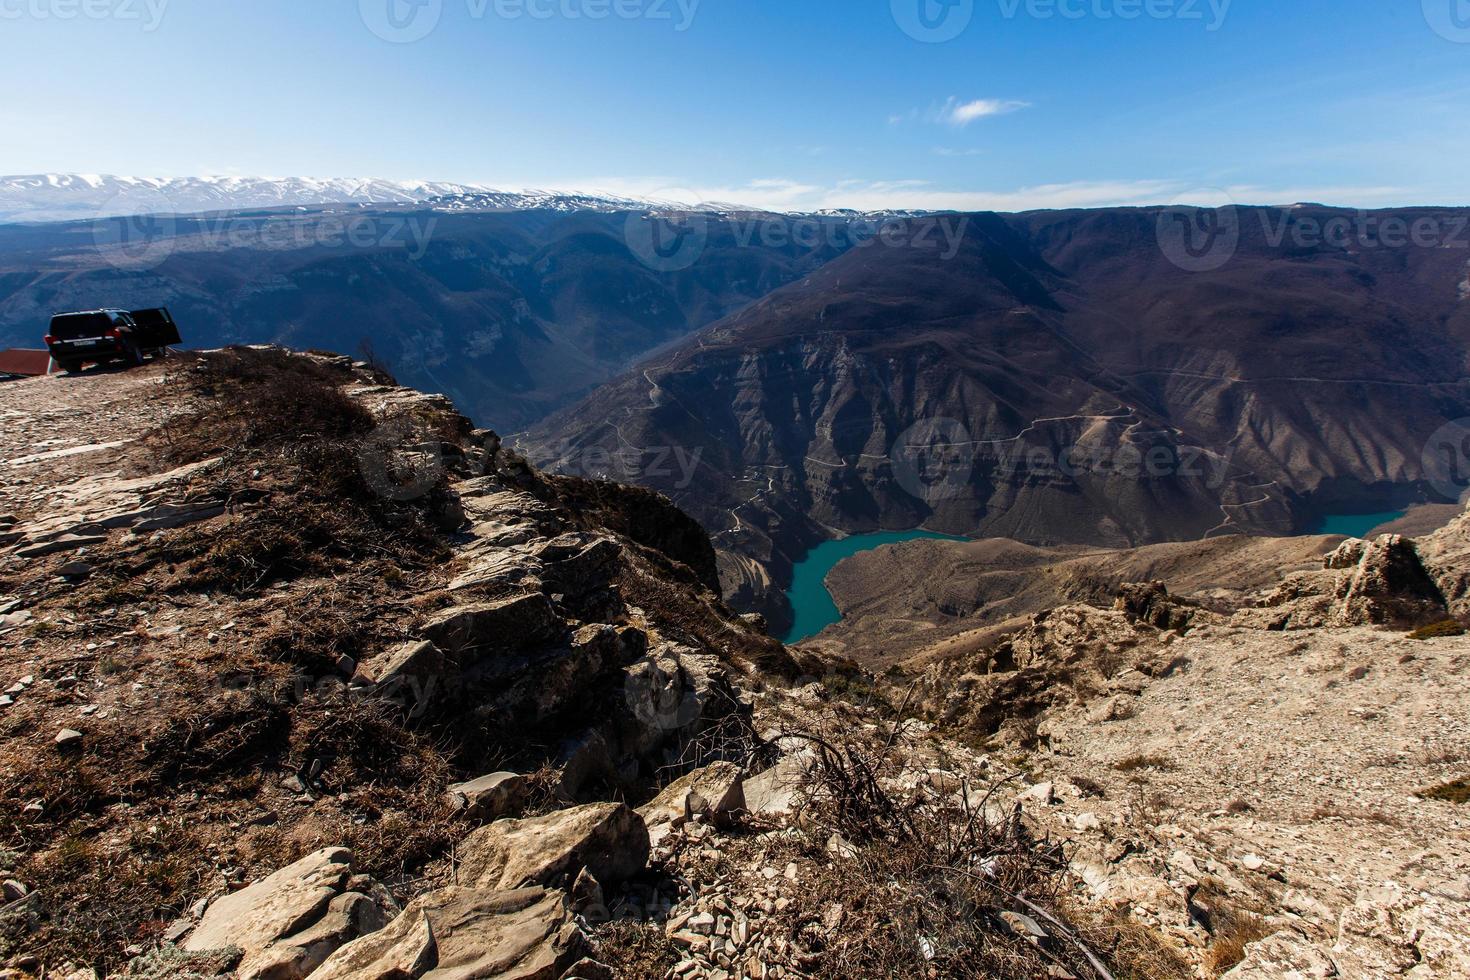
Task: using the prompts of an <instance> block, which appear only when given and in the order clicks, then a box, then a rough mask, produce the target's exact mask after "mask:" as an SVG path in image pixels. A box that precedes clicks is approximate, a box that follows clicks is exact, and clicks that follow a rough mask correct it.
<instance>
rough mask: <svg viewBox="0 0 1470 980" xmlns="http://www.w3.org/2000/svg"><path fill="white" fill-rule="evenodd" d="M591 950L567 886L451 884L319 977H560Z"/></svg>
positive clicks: (343, 954) (349, 949)
mask: <svg viewBox="0 0 1470 980" xmlns="http://www.w3.org/2000/svg"><path fill="white" fill-rule="evenodd" d="M588 949H589V944H588V942H587V940H586V937H585V936H584V934H583V933H582V932H581V930H580V929H579V928H578V926H577V924H576V922H575V921H574V920H573V918H572V913H571V910H570V908H568V906H567V897H566V895H565V894H564V893H563V892H559V891H548V890H546V889H544V888H520V889H514V890H508V891H493V890H485V889H479V888H464V887H452V888H443V889H439V890H437V891H432V892H429V893H428V894H425V895H422V896H420V897H419V898H417V899H415V900H414V901H413V902H412V903H411V904H410V905H409V906H408V908H406V909H405V910H404V911H403V914H402V915H400V916H398V918H396V919H394V920H393V921H392V922H391V923H389V924H388V926H387V927H386V928H384V929H382V930H380V931H379V932H376V933H374V934H372V935H370V936H366V937H364V938H362V939H359V940H357V941H356V942H353V943H349V944H348V945H346V946H344V947H342V948H341V949H339V950H338V951H337V952H336V954H335V955H333V956H332V957H331V958H330V959H328V960H327V961H326V962H325V963H324V964H323V965H322V966H321V968H320V969H318V970H317V971H316V972H315V973H313V974H312V980H418V978H419V977H424V976H432V977H433V978H435V980H492V978H493V980H560V978H561V977H562V975H563V974H564V972H565V971H566V970H567V969H568V968H569V967H570V966H571V965H572V964H573V963H576V962H577V961H579V960H580V959H582V957H583V956H584V955H585V954H586V952H587V950H588Z"/></svg>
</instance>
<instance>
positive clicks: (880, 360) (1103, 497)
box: [523, 206, 1470, 623]
mask: <svg viewBox="0 0 1470 980" xmlns="http://www.w3.org/2000/svg"><path fill="white" fill-rule="evenodd" d="M1204 218H1205V216H1204V215H1203V213H1199V212H1186V213H1182V214H1180V213H1178V212H1176V211H1173V210H1170V209H1160V208H1141V209H1112V210H1102V211H1065V212H1033V213H1027V214H1019V215H997V214H977V215H968V216H931V217H927V218H917V219H914V220H912V221H910V222H908V223H907V225H906V232H905V233H904V234H901V235H895V236H893V238H892V240H891V241H890V242H886V243H878V242H875V243H870V244H871V245H872V246H874V247H864V248H854V249H851V250H849V251H847V252H845V253H844V254H843V255H841V256H840V257H838V258H835V259H834V260H833V261H831V262H829V263H827V264H825V265H824V266H822V267H821V268H820V269H818V270H816V271H815V272H813V273H812V274H811V275H808V276H805V277H803V278H802V279H801V280H800V281H797V282H793V283H791V284H789V285H786V286H784V287H782V288H781V289H778V290H776V291H774V292H772V293H771V294H769V295H767V296H765V297H763V298H761V299H760V300H758V301H757V302H755V303H752V304H751V305H750V306H748V307H746V308H745V309H743V310H740V311H739V312H737V313H735V314H733V315H731V316H730V317H728V318H727V319H725V320H723V321H721V322H719V323H715V324H713V325H711V326H710V327H708V328H706V329H704V330H702V331H701V332H699V333H696V334H694V335H692V336H690V337H689V338H687V339H686V340H685V341H683V342H682V343H680V344H677V345H674V346H673V347H672V348H670V349H668V350H665V351H662V352H660V354H659V356H658V357H657V358H654V359H651V360H650V361H649V362H647V363H645V364H642V365H639V366H638V367H636V368H635V369H633V370H630V371H628V372H627V373H625V374H624V375H622V376H621V377H620V378H618V379H616V380H614V381H612V382H610V383H609V384H607V385H605V386H603V387H602V388H600V389H599V390H598V391H596V392H595V393H594V394H593V395H592V396H591V397H589V398H587V399H586V400H584V401H582V402H581V403H579V404H577V405H575V406H572V407H570V408H568V409H566V410H564V411H562V412H559V413H557V414H555V415H553V416H551V417H549V418H547V419H545V420H543V421H542V422H540V423H539V424H538V425H537V426H536V427H535V428H534V429H533V430H532V431H531V432H530V433H529V435H528V436H527V437H526V438H525V439H524V440H523V446H524V448H526V449H527V450H528V451H530V452H532V454H533V455H537V454H540V455H541V458H543V459H546V460H558V459H559V460H560V461H561V462H560V465H562V466H564V467H570V468H572V469H574V470H575V469H577V468H579V467H581V468H583V469H587V468H588V467H587V465H586V463H587V461H589V460H597V461H601V460H606V459H614V460H619V461H620V463H619V465H620V470H619V476H620V477H621V478H625V479H633V480H639V481H641V482H644V483H646V484H648V485H651V486H655V487H657V488H658V489H661V490H663V491H665V492H667V493H669V494H670V495H671V496H673V497H674V499H675V500H676V501H677V502H678V503H679V504H680V506H682V507H683V508H684V509H686V510H687V511H689V512H690V513H691V514H693V515H695V516H696V517H697V518H698V519H699V520H700V521H701V522H703V523H704V524H705V526H706V527H708V528H710V529H711V530H712V531H713V532H714V533H715V535H716V540H717V543H718V544H719V545H720V547H721V551H722V574H723V576H724V581H725V585H726V588H727V591H728V592H729V593H730V594H732V595H734V596H736V597H738V599H739V601H741V602H742V603H744V604H746V605H747V606H753V607H756V608H760V609H762V610H763V611H765V612H766V613H767V614H768V615H770V616H772V617H773V619H774V621H775V622H782V623H784V622H785V621H786V620H785V610H784V608H783V600H782V598H781V597H780V596H779V595H777V594H776V593H777V592H778V591H779V589H780V588H781V587H782V586H784V584H785V582H786V581H788V578H787V576H788V574H789V568H790V564H791V562H792V561H793V560H795V559H799V558H800V557H801V556H802V555H803V554H804V553H805V551H806V549H807V548H808V547H810V546H811V545H812V544H814V543H815V542H818V541H821V540H825V539H827V538H831V537H834V536H841V535H844V534H850V533H861V532H867V531H874V530H879V529H908V528H914V527H924V528H926V529H929V530H934V531H941V532H946V533H951V534H958V535H966V536H971V537H1009V538H1014V539H1017V540H1021V541H1025V542H1028V543H1031V544H1038V545H1053V544H1087V545H1093V546H1105V547H1125V546H1131V545H1139V544H1145V543H1150V542H1159V541H1182V540H1194V539H1198V538H1202V537H1206V536H1212V535H1219V534H1227V533H1249V534H1289V533H1296V532H1299V531H1303V530H1310V529H1311V527H1312V526H1313V525H1314V524H1315V523H1316V521H1317V519H1318V518H1319V517H1321V516H1322V515H1324V514H1331V513H1364V512H1369V511H1374V510H1386V509H1390V508H1391V507H1399V506H1404V505H1407V504H1409V503H1412V502H1414V501H1417V500H1423V499H1431V498H1435V499H1445V497H1444V490H1445V486H1446V479H1447V478H1448V477H1449V476H1450V475H1451V474H1450V473H1449V471H1447V470H1446V469H1445V467H1446V466H1452V465H1454V464H1456V463H1457V462H1458V464H1459V465H1460V466H1463V463H1464V461H1462V460H1459V457H1458V456H1455V457H1454V458H1452V459H1448V460H1444V459H1440V458H1439V457H1438V456H1435V455H1434V454H1432V453H1428V454H1427V451H1428V450H1430V449H1431V448H1432V447H1431V439H1432V437H1434V436H1435V434H1436V432H1439V431H1441V430H1442V429H1443V427H1444V426H1446V424H1447V423H1449V422H1452V421H1453V420H1456V419H1460V418H1462V417H1464V416H1466V415H1470V377H1467V372H1466V368H1467V357H1470V347H1467V343H1470V299H1467V297H1470V285H1467V260H1470V251H1466V249H1465V244H1464V235H1463V230H1464V228H1465V226H1466V223H1467V214H1466V213H1465V212H1463V211H1436V210H1427V209H1426V210H1413V211H1402V212H1379V213H1374V214H1372V215H1366V216H1365V215H1362V214H1360V213H1357V212H1347V211H1340V210H1336V209H1331V208H1325V207H1320V206H1298V207H1293V208H1286V209H1277V208H1270V209H1268V208H1250V209H1244V208H1242V209H1238V210H1237V212H1236V213H1235V214H1234V215H1232V216H1231V225H1230V227H1229V228H1226V229H1225V231H1228V232H1229V234H1228V236H1226V238H1225V239H1223V241H1224V244H1223V245H1221V244H1218V242H1217V246H1218V248H1220V249H1221V250H1222V251H1220V252H1219V253H1217V254H1215V255H1211V254H1209V250H1208V248H1202V249H1197V250H1193V251H1192V250H1190V248H1189V246H1191V245H1195V244H1200V243H1205V244H1208V242H1209V241H1211V240H1210V239H1209V238H1208V236H1205V237H1201V238H1199V240H1198V241H1196V240H1195V238H1194V232H1193V231H1192V230H1190V229H1188V228H1186V229H1185V231H1186V233H1187V235H1188V237H1182V238H1179V239H1177V240H1176V239H1174V238H1171V234H1172V232H1171V229H1173V227H1174V223H1175V221H1176V220H1180V219H1182V220H1184V221H1187V222H1191V223H1194V224H1195V225H1196V226H1199V227H1202V226H1203V225H1204V224H1205V220H1204ZM945 222H951V223H952V224H951V225H950V227H949V229H948V231H946V228H945V227H944V225H945ZM959 222H963V223H964V233H963V234H962V235H959V236H954V235H953V234H952V232H953V230H954V228H955V227H957V226H958V223H959ZM1340 223H1347V224H1348V225H1349V227H1352V228H1359V229H1360V230H1362V229H1366V228H1378V229H1380V230H1381V229H1385V228H1393V229H1397V228H1398V227H1399V226H1400V225H1402V226H1403V227H1404V228H1412V227H1416V226H1417V227H1420V228H1423V229H1426V234H1425V235H1424V236H1421V237H1420V238H1418V239H1416V243H1415V244H1410V243H1407V242H1401V241H1398V240H1397V239H1393V240H1392V241H1390V240H1389V238H1388V236H1386V235H1384V236H1382V237H1381V240H1379V239H1369V238H1367V237H1366V236H1365V235H1358V234H1355V235H1352V236H1349V237H1348V238H1346V239H1345V240H1338V237H1340V236H1337V237H1334V236H1327V237H1324V236H1323V234H1322V229H1332V228H1336V227H1338V225H1339V224H1340ZM1430 228H1435V229H1439V234H1438V235H1437V236H1434V235H1430V234H1428V229H1430ZM1456 229H1458V233H1457V232H1456ZM949 241H957V244H956V245H955V246H954V247H953V248H952V249H951V250H949V251H946V245H945V244H944V243H945V242H949ZM922 243H929V244H930V246H932V247H922ZM1225 249H1228V252H1226V251H1224V250H1225ZM655 454H662V455H664V456H678V457H682V458H684V459H686V460H693V459H697V460H698V465H697V466H694V467H692V468H689V467H684V468H679V467H662V468H659V469H657V470H654V469H653V468H652V467H651V466H650V464H649V461H650V460H652V459H655V458H657V457H656V455H655ZM1452 455H1453V454H1452ZM1455 472H1456V473H1457V472H1458V471H1455ZM1459 489H1463V485H1455V486H1451V487H1449V497H1450V499H1453V497H1454V495H1455V493H1456V492H1457V490H1459ZM1436 493H1438V496H1437V498H1436Z"/></svg>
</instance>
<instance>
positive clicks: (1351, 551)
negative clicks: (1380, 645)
mask: <svg viewBox="0 0 1470 980" xmlns="http://www.w3.org/2000/svg"><path fill="white" fill-rule="evenodd" d="M1448 612H1449V609H1448V607H1447V605H1446V603H1445V598H1444V596H1443V595H1442V594H1441V592H1440V589H1439V586H1438V585H1437V584H1436V582H1435V580H1434V578H1433V577H1432V576H1431V575H1430V573H1429V572H1428V571H1427V570H1426V569H1425V567H1424V564H1423V562H1422V561H1421V559H1420V556H1419V547H1418V545H1417V544H1416V542H1414V541H1412V540H1410V539H1408V538H1404V537H1402V536H1400V535H1396V534H1384V535H1380V536H1379V537H1378V538H1377V539H1375V540H1373V541H1362V540H1358V539H1356V538H1353V539H1349V540H1347V541H1344V542H1343V543H1342V544H1341V545H1339V546H1338V548H1337V549H1336V550H1335V551H1333V552H1332V553H1331V554H1329V555H1327V556H1326V557H1325V558H1324V559H1323V561H1322V569H1321V570H1320V571H1314V572H1297V573H1294V574H1291V575H1288V576H1287V577H1286V578H1285V580H1284V581H1283V582H1282V583H1281V584H1280V585H1279V586H1277V587H1276V588H1275V589H1273V590H1272V591H1271V592H1269V593H1268V594H1266V595H1264V596H1262V597H1261V598H1260V599H1259V600H1258V601H1257V603H1256V605H1255V607H1254V608H1250V609H1244V610H1241V611H1240V612H1238V613H1237V614H1236V615H1235V619H1234V621H1235V622H1236V623H1238V624H1239V625H1242V626H1251V627H1257V628H1263V629H1276V630H1283V629H1308V628H1315V627H1324V626H1408V627H1412V626H1417V625H1423V624H1425V623H1428V622H1432V621H1434V620H1437V619H1443V618H1444V617H1445V616H1446V615H1447V614H1448Z"/></svg>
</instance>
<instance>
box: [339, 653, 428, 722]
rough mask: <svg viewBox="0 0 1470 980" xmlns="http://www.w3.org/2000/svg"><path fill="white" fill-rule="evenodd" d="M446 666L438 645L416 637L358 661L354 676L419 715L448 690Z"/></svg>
mask: <svg viewBox="0 0 1470 980" xmlns="http://www.w3.org/2000/svg"><path fill="white" fill-rule="evenodd" d="M448 669H449V665H448V663H447V662H446V661H445V659H444V654H443V653H441V652H440V650H439V648H438V647H436V646H435V645H434V644H432V643H430V642H428V641H427V640H419V641H416V642H410V643H400V644H399V645H398V646H395V647H393V648H392V649H391V650H388V651H386V652H384V653H380V654H378V655H377V656H375V657H373V658H371V659H370V660H368V661H367V662H366V663H364V664H361V665H359V666H358V669H357V678H358V679H359V680H361V681H362V682H363V683H366V684H372V685H373V686H374V687H375V688H376V690H377V693H378V694H380V695H382V696H383V697H386V698H388V699H389V700H392V701H396V702H398V703H399V704H401V705H403V706H404V708H405V709H407V710H409V711H410V712H411V713H412V714H414V715H419V714H422V713H423V712H425V711H427V710H428V709H429V708H430V707H431V706H432V705H433V704H434V703H436V702H437V701H439V700H441V699H442V698H443V697H444V696H445V695H446V694H447V693H448V690H447V689H448V687H449V684H448V678H447V671H448Z"/></svg>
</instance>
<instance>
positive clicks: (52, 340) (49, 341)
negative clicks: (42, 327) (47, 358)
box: [46, 333, 56, 347]
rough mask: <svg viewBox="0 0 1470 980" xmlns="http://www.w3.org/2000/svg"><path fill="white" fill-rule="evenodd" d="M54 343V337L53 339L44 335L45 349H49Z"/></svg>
mask: <svg viewBox="0 0 1470 980" xmlns="http://www.w3.org/2000/svg"><path fill="white" fill-rule="evenodd" d="M54 343H56V338H55V337H53V336H51V335H50V334H49V333H48V334H47V335H46V346H47V347H50V346H51V345H52V344H54Z"/></svg>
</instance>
